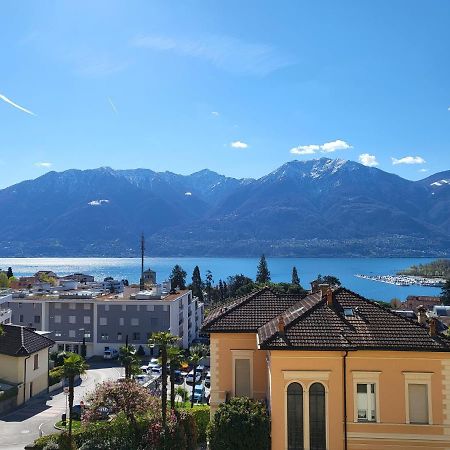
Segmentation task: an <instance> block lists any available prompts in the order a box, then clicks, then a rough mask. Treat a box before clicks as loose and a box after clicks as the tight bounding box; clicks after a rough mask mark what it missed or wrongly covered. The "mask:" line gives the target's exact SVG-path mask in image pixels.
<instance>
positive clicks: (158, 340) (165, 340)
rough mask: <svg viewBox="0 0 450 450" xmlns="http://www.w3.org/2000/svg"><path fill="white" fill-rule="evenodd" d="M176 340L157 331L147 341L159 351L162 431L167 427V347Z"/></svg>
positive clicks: (176, 338) (168, 334) (163, 332)
mask: <svg viewBox="0 0 450 450" xmlns="http://www.w3.org/2000/svg"><path fill="white" fill-rule="evenodd" d="M178 340H179V337H178V336H174V335H173V334H171V333H169V332H168V331H158V332H156V333H153V334H152V335H151V337H150V339H149V340H148V343H149V345H153V344H154V345H157V346H158V347H159V349H160V351H161V366H162V374H161V377H162V380H161V410H162V423H163V427H164V429H166V425H167V360H168V357H167V350H168V348H169V347H172V346H174V345H175V344H176V343H177V342H178Z"/></svg>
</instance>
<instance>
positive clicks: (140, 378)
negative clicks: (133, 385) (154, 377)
mask: <svg viewBox="0 0 450 450" xmlns="http://www.w3.org/2000/svg"><path fill="white" fill-rule="evenodd" d="M149 378H150V377H149V376H148V375H147V374H141V375H135V376H134V379H135V380H136V381H137V382H138V383H139V384H144V383H146V382H147V381H148V380H149Z"/></svg>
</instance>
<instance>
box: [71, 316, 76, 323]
mask: <svg viewBox="0 0 450 450" xmlns="http://www.w3.org/2000/svg"><path fill="white" fill-rule="evenodd" d="M69 323H72V324H73V323H77V316H69Z"/></svg>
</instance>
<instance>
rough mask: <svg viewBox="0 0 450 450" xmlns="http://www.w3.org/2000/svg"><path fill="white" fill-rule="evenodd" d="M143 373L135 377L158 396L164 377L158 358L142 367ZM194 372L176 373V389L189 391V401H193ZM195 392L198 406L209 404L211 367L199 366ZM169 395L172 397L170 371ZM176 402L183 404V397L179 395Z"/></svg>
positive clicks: (179, 371)
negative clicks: (180, 388)
mask: <svg viewBox="0 0 450 450" xmlns="http://www.w3.org/2000/svg"><path fill="white" fill-rule="evenodd" d="M141 371H142V373H141V374H140V375H137V376H135V379H136V380H137V381H138V382H139V383H140V384H142V385H143V386H145V387H147V388H148V389H149V390H150V391H152V392H153V393H155V394H156V395H158V394H159V393H160V389H161V377H162V367H161V365H160V364H159V363H158V360H157V359H156V358H154V359H152V360H151V361H150V362H149V363H147V364H143V365H142V366H141ZM193 375H194V374H193V370H192V368H191V369H190V370H189V369H186V370H177V371H176V372H175V389H176V390H177V388H179V387H182V388H183V389H184V390H185V391H187V400H189V401H190V400H191V396H192V391H193V389H194V382H193V381H194V380H193ZM195 381H196V382H195V392H194V402H195V403H196V404H207V403H209V397H210V388H211V386H210V378H209V367H205V366H197V373H196V380H195ZM167 390H168V392H167V395H168V397H169V396H170V376H169V371H167ZM176 401H177V402H182V401H183V399H182V397H181V396H180V395H179V394H177V395H176Z"/></svg>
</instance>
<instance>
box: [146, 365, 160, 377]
mask: <svg viewBox="0 0 450 450" xmlns="http://www.w3.org/2000/svg"><path fill="white" fill-rule="evenodd" d="M147 373H151V374H152V375H153V376H157V377H160V376H161V375H162V367H161V366H155V367H152V368H151V369H148V370H147Z"/></svg>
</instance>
